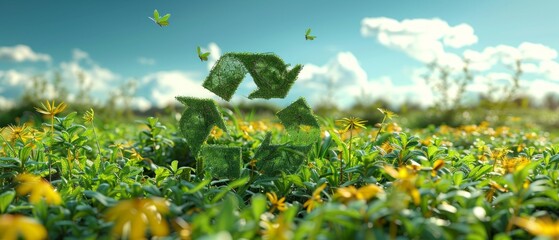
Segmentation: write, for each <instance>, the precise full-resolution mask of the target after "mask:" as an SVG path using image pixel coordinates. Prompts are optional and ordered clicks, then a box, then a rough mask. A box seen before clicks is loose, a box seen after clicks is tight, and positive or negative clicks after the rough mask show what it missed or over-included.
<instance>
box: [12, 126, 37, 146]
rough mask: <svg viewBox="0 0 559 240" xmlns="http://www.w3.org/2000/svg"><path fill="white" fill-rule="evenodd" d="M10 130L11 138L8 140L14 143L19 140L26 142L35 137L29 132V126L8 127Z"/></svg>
mask: <svg viewBox="0 0 559 240" xmlns="http://www.w3.org/2000/svg"><path fill="white" fill-rule="evenodd" d="M8 129H10V136H9V137H8V140H9V141H10V142H12V143H13V142H15V141H16V140H18V139H19V140H21V141H22V142H26V141H27V140H28V139H29V138H31V137H33V135H31V133H30V132H29V128H28V127H27V125H23V126H14V125H8Z"/></svg>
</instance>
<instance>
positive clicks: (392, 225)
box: [390, 219, 398, 240]
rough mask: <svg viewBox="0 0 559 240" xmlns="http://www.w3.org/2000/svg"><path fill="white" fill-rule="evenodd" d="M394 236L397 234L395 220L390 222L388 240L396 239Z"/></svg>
mask: <svg viewBox="0 0 559 240" xmlns="http://www.w3.org/2000/svg"><path fill="white" fill-rule="evenodd" d="M396 234H398V228H397V226H396V219H392V221H390V239H392V240H394V239H396Z"/></svg>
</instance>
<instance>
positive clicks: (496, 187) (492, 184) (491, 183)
mask: <svg viewBox="0 0 559 240" xmlns="http://www.w3.org/2000/svg"><path fill="white" fill-rule="evenodd" d="M489 186H490V188H489V191H487V193H486V194H485V200H487V201H488V202H492V201H493V196H494V195H495V192H496V190H499V191H501V192H508V190H507V189H506V188H504V187H503V186H501V185H500V184H498V183H497V182H495V181H493V180H490V181H489Z"/></svg>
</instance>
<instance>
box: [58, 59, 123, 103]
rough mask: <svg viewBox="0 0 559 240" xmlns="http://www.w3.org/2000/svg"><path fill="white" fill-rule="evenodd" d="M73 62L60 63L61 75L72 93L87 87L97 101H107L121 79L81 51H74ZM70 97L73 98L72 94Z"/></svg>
mask: <svg viewBox="0 0 559 240" xmlns="http://www.w3.org/2000/svg"><path fill="white" fill-rule="evenodd" d="M72 56H73V57H72V60H71V61H67V62H61V63H60V74H61V77H62V79H63V80H64V81H65V84H66V85H65V86H66V87H68V89H69V90H70V92H71V93H72V92H75V91H76V90H77V89H78V87H79V86H80V84H82V86H87V88H88V89H89V90H91V92H92V93H93V94H94V95H95V96H96V97H97V99H99V98H100V99H103V100H104V99H105V98H106V97H107V93H108V92H109V90H110V89H112V88H114V87H115V83H116V82H117V81H118V80H119V79H121V77H120V76H119V75H118V74H116V73H114V72H113V71H111V70H110V69H108V68H105V67H102V66H100V65H99V64H97V63H96V62H95V61H93V60H92V59H91V57H90V56H89V54H88V53H87V52H85V51H83V50H80V49H74V50H73V51H72ZM70 97H73V96H72V94H71V96H70Z"/></svg>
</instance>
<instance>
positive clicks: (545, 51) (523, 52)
mask: <svg viewBox="0 0 559 240" xmlns="http://www.w3.org/2000/svg"><path fill="white" fill-rule="evenodd" d="M518 50H519V52H520V57H521V59H522V60H535V61H548V60H553V59H555V58H557V51H555V49H552V48H550V47H548V46H545V45H542V44H536V43H530V42H523V43H521V44H520V46H518Z"/></svg>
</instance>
